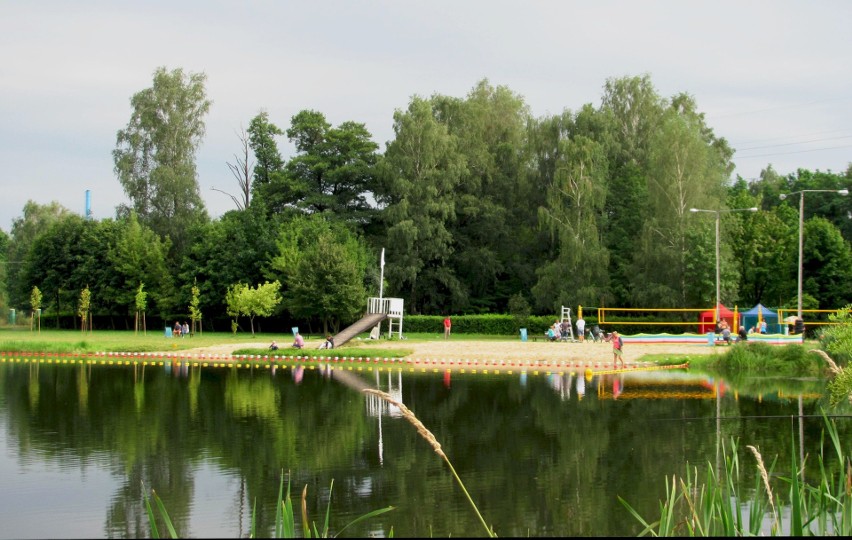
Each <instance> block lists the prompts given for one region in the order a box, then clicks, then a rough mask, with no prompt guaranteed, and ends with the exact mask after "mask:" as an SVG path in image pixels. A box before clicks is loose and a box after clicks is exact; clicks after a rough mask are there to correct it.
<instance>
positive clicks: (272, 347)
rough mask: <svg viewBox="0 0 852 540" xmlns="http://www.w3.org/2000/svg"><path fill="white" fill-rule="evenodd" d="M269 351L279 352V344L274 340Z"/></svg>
mask: <svg viewBox="0 0 852 540" xmlns="http://www.w3.org/2000/svg"><path fill="white" fill-rule="evenodd" d="M269 350H270V351H277V350H278V344H277V343H276V342H275V340H272V344H271V345H270V346H269Z"/></svg>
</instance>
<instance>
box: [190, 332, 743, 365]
mask: <svg viewBox="0 0 852 540" xmlns="http://www.w3.org/2000/svg"><path fill="white" fill-rule="evenodd" d="M319 345H320V341H319V340H317V341H308V342H306V343H305V348H306V349H318V348H319ZM364 346H365V347H369V348H371V349H407V350H412V351H413V352H412V353H411V354H410V355H408V356H406V357H405V359H406V360H409V361H414V360H416V361H424V360H429V361H431V360H434V361H436V364H438V365H448V364H449V363H450V361H454V362H457V361H458V360H470V361H485V360H490V361H495V360H496V361H501V360H502V361H507V362H518V361H550V362H553V361H567V362H571V363H576V362H582V363H585V364H590V363H596V362H600V363H610V362H612V345H611V344H609V343H594V342H584V343H563V342H559V343H548V342H538V343H535V342H529V341H528V342H522V341H520V340H518V341H467V340H462V339H453V338H450V339H449V340H440V341H416V340H411V341H408V340H405V341H387V340H379V341H376V342H367V343H365V344H364ZM252 347H254V348H256V347H257V341H252V342H247V343H242V344H240V343H230V344H224V345H216V346H210V347H199V348H197V349H190V350H184V351H181V353H182V354H191V355H201V354H204V355H214V354H215V355H229V354H231V353H232V352H233V351H235V350H237V349H242V348H252ZM726 350H727V347H710V346H709V345H704V344H680V343H665V344H660V343H625V344H624V360H625V362H626V363H627V364H629V365H631V364H632V365H639V364H640V363H642V357H643V356H645V355H649V354H655V355H657V354H661V355H671V356H673V357H678V356H686V355H697V354H721V353H723V352H725V351H726ZM338 351H339V353H340V354H346V355H351V356H357V351H358V349H357V348H353V347H349V348H343V349H338ZM344 351H345V353H344Z"/></svg>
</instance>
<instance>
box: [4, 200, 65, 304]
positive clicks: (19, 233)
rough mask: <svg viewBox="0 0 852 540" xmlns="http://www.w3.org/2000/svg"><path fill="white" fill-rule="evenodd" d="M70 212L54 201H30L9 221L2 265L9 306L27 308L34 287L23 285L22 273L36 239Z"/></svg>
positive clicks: (27, 284)
mask: <svg viewBox="0 0 852 540" xmlns="http://www.w3.org/2000/svg"><path fill="white" fill-rule="evenodd" d="M70 213H71V212H70V211H69V210H68V209H67V208H65V207H64V206H62V205H61V204H59V203H58V202H56V201H53V202H51V203H49V204H44V205H42V204H38V203H36V202H35V201H32V200H29V201H27V203H26V204H25V205H24V209H23V215H22V216H21V217H19V218H16V219H14V220H13V221H12V231H11V235H10V238H9V245H8V248H7V251H6V253H8V259H7V263H6V265H5V266H6V268H7V276H6V279H7V281H6V287H7V292H8V295H9V296H8V298H9V307H17V308H18V309H22V308H23V307H24V306H25V305H26V301H27V298H28V296H27V295H28V294H29V291H30V288H31V287H32V286H33V285H31V284H30V283H29V282H26V281H27V280H26V279H24V278H23V277H22V273H23V271H24V269H25V263H26V260H27V257H28V256H29V252H30V249H31V248H32V246H33V243H34V242H35V240H36V238H37V237H38V235H39V234H41V233H43V232H45V231H47V230H48V229H49V228H50V226H51V225H52V224H53V223H55V222H57V221H58V220H59V219H61V218H62V217H64V216H66V215H70Z"/></svg>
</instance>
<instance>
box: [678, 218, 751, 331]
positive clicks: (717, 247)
mask: <svg viewBox="0 0 852 540" xmlns="http://www.w3.org/2000/svg"><path fill="white" fill-rule="evenodd" d="M689 211H690V212H692V213H695V212H709V213H711V214H716V308H715V309H716V320H717V321H718V320H719V221H720V220H719V218H720V216H721V215H722V214H723V213H726V212H757V208H756V207H752V208H729V209H723V210H703V209H701V208H690V209H689Z"/></svg>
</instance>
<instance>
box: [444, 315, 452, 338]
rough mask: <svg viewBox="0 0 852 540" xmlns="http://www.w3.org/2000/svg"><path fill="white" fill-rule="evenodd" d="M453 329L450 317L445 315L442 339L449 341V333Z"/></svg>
mask: <svg viewBox="0 0 852 540" xmlns="http://www.w3.org/2000/svg"><path fill="white" fill-rule="evenodd" d="M452 328H453V321H451V320H450V316H449V315H447V316H446V317H444V339H450V331H451V330H452Z"/></svg>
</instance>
